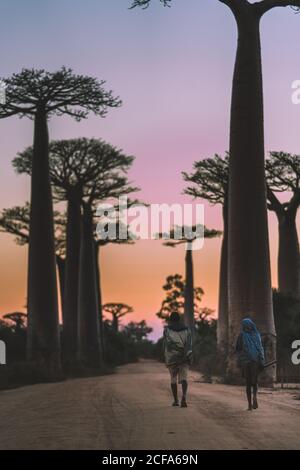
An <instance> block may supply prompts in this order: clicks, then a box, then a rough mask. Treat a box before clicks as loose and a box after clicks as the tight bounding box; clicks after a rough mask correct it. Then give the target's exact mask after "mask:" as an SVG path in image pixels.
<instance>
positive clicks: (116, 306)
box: [103, 302, 133, 333]
mask: <svg viewBox="0 0 300 470" xmlns="http://www.w3.org/2000/svg"><path fill="white" fill-rule="evenodd" d="M103 310H104V312H106V313H108V314H110V315H111V316H112V328H113V331H114V332H115V333H118V331H119V327H120V318H122V317H125V315H128V314H129V313H132V312H133V308H132V307H131V306H130V305H127V304H123V303H115V302H111V303H107V304H104V305H103Z"/></svg>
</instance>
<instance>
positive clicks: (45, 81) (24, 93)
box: [0, 67, 120, 376]
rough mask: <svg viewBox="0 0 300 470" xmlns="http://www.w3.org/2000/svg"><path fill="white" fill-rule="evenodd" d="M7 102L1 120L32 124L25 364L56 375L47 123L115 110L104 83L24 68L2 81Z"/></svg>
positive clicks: (116, 101) (57, 347) (69, 73)
mask: <svg viewBox="0 0 300 470" xmlns="http://www.w3.org/2000/svg"><path fill="white" fill-rule="evenodd" d="M4 82H5V84H6V102H5V104H4V105H2V106H1V107H0V118H2V119H3V118H7V117H10V116H14V115H19V116H21V117H24V116H25V117H29V118H30V119H32V120H34V139H33V160H32V178H31V201H30V211H31V212H30V237H29V263H28V264H29V266H28V304H29V312H30V315H29V319H28V359H29V360H33V361H35V362H38V363H40V364H41V365H43V366H45V368H46V370H47V371H48V372H49V373H50V375H51V374H52V375H54V376H55V375H56V374H57V373H59V371H60V342H59V331H58V303H57V288H56V273H55V254H54V233H53V208H52V195H51V186H50V178H49V162H48V158H49V156H48V142H49V137H48V121H49V119H50V118H51V117H52V116H53V115H56V116H63V115H67V116H70V117H73V118H75V119H76V120H77V121H80V120H81V119H84V118H86V117H87V116H88V114H89V113H90V112H93V113H94V114H96V115H98V116H101V117H104V116H105V114H106V112H107V109H108V108H109V107H115V106H119V105H120V101H119V99H117V98H114V97H113V95H112V92H110V91H106V90H105V89H104V87H103V86H104V83H105V82H103V81H99V80H97V79H95V78H91V77H87V76H82V75H75V74H74V73H73V71H72V70H71V69H67V68H65V67H63V68H61V69H60V70H59V71H57V72H54V73H51V72H47V71H45V70H34V69H23V70H22V71H21V72H20V73H18V74H14V75H12V77H10V78H7V79H4Z"/></svg>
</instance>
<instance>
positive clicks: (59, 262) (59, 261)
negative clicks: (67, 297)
mask: <svg viewBox="0 0 300 470" xmlns="http://www.w3.org/2000/svg"><path fill="white" fill-rule="evenodd" d="M56 266H57V271H58V283H59V290H60V298H61V306H62V320H63V323H64V308H63V298H64V291H65V272H66V260H65V259H64V258H63V257H62V256H59V255H56Z"/></svg>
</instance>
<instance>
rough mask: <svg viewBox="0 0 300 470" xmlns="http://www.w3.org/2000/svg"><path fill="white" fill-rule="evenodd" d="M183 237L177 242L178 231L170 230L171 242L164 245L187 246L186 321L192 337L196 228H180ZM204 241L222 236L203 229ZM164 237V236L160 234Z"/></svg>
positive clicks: (216, 232)
mask: <svg viewBox="0 0 300 470" xmlns="http://www.w3.org/2000/svg"><path fill="white" fill-rule="evenodd" d="M179 229H180V231H181V232H182V233H183V236H182V238H181V239H180V240H176V230H175V229H172V230H170V235H169V238H170V240H169V241H167V242H165V243H164V245H165V246H168V247H171V248H175V247H176V246H178V245H182V244H184V245H185V246H186V253H185V284H184V321H185V323H186V325H187V326H188V327H189V328H190V330H191V332H192V335H193V336H194V335H195V312H194V295H195V287H194V268H193V245H194V243H195V242H196V241H197V237H195V232H196V226H193V227H179ZM202 230H203V236H204V239H206V238H215V237H219V236H220V235H221V232H219V231H217V230H209V229H208V228H206V227H202ZM160 237H162V234H160Z"/></svg>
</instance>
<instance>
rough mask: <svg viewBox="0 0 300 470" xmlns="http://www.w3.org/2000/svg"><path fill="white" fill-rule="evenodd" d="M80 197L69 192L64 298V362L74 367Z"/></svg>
mask: <svg viewBox="0 0 300 470" xmlns="http://www.w3.org/2000/svg"><path fill="white" fill-rule="evenodd" d="M80 224H81V211H80V197H78V195H77V194H69V199H68V209H67V247H66V275H65V276H66V277H65V293H64V299H63V310H64V329H63V363H64V367H65V368H66V369H72V368H73V367H74V366H75V364H76V360H77V350H78V347H77V346H78V279H79V252H80Z"/></svg>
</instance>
